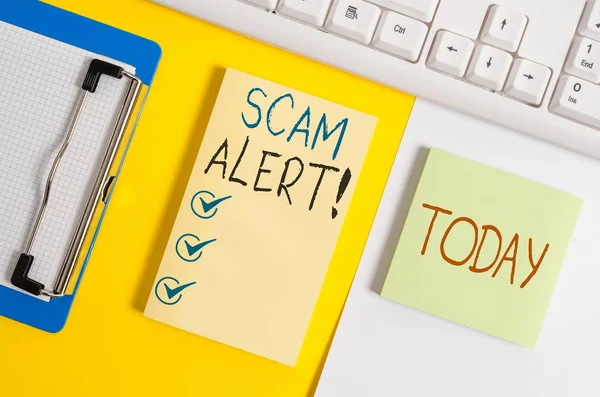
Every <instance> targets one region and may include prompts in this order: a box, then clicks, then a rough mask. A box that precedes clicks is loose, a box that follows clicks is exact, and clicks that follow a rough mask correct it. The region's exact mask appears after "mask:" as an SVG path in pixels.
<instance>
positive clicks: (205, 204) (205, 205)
mask: <svg viewBox="0 0 600 397" xmlns="http://www.w3.org/2000/svg"><path fill="white" fill-rule="evenodd" d="M230 198H231V196H225V197H221V198H219V199H215V200H211V201H206V200H204V199H203V198H202V197H200V203H202V210H204V212H205V213H208V212H210V211H212V210H213V209H214V208H215V207H216V206H217V205H219V204H221V203H222V202H223V201H225V200H229V199H230Z"/></svg>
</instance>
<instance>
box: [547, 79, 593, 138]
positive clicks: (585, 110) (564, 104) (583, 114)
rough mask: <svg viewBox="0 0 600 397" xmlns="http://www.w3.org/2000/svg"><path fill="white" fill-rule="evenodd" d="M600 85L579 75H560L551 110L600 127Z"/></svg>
mask: <svg viewBox="0 0 600 397" xmlns="http://www.w3.org/2000/svg"><path fill="white" fill-rule="evenodd" d="M598 104H600V86H597V85H595V84H592V83H589V82H587V81H585V80H582V79H580V78H577V77H573V76H568V75H563V76H561V77H560V80H559V82H558V86H557V88H556V92H555V93H554V98H553V99H552V102H551V104H550V110H551V111H552V112H554V113H556V114H559V115H561V116H564V117H567V118H570V119H573V120H576V121H579V122H581V123H583V124H587V125H590V126H592V127H596V128H600V112H599V111H598Z"/></svg>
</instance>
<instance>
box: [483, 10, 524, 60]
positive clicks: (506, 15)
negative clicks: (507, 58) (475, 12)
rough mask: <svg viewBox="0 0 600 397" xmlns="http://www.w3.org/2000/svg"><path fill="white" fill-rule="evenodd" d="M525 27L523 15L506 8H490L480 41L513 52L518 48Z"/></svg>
mask: <svg viewBox="0 0 600 397" xmlns="http://www.w3.org/2000/svg"><path fill="white" fill-rule="evenodd" d="M526 26H527V17H526V16H525V15H523V14H521V13H518V12H516V11H513V10H511V9H510V8H508V7H503V6H492V7H490V11H489V13H488V16H487V19H486V20H485V25H484V26H483V30H482V31H481V41H483V42H484V43H487V44H491V45H493V46H496V47H499V48H502V49H503V50H506V51H509V52H514V51H516V50H517V49H518V48H519V44H520V43H521V38H522V37H523V33H524V32H525V27H526Z"/></svg>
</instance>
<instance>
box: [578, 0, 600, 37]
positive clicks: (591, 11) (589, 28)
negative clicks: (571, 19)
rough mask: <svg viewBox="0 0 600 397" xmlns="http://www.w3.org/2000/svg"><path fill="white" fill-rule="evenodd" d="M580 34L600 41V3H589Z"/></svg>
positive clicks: (582, 19) (580, 25) (582, 20)
mask: <svg viewBox="0 0 600 397" xmlns="http://www.w3.org/2000/svg"><path fill="white" fill-rule="evenodd" d="M579 33H580V34H581V35H582V36H586V37H589V38H591V39H594V40H596V41H600V1H589V2H588V4H587V6H586V8H585V12H584V13H583V17H582V18H581V23H580V24H579Z"/></svg>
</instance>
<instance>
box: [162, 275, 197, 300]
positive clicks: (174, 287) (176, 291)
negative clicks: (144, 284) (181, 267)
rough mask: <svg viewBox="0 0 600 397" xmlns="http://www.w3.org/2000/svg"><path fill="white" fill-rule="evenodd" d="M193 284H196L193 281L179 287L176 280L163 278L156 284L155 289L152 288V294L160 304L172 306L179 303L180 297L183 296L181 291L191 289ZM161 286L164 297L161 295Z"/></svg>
mask: <svg viewBox="0 0 600 397" xmlns="http://www.w3.org/2000/svg"><path fill="white" fill-rule="evenodd" d="M167 284H171V287H169V285H167ZM194 284H196V282H195V281H194V282H192V283H187V284H183V285H180V283H179V280H177V279H176V278H173V277H163V278H161V279H160V280H158V282H157V283H156V287H154V294H155V295H156V298H157V299H158V300H159V301H160V302H161V303H164V304H165V305H169V306H172V305H175V304H177V303H179V301H180V300H181V297H182V296H183V295H182V292H183V290H185V289H187V288H189V287H191V286H192V285H194ZM161 285H162V286H164V291H165V293H166V296H164V295H163V293H162V291H163V289H162V288H160V286H161Z"/></svg>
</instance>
